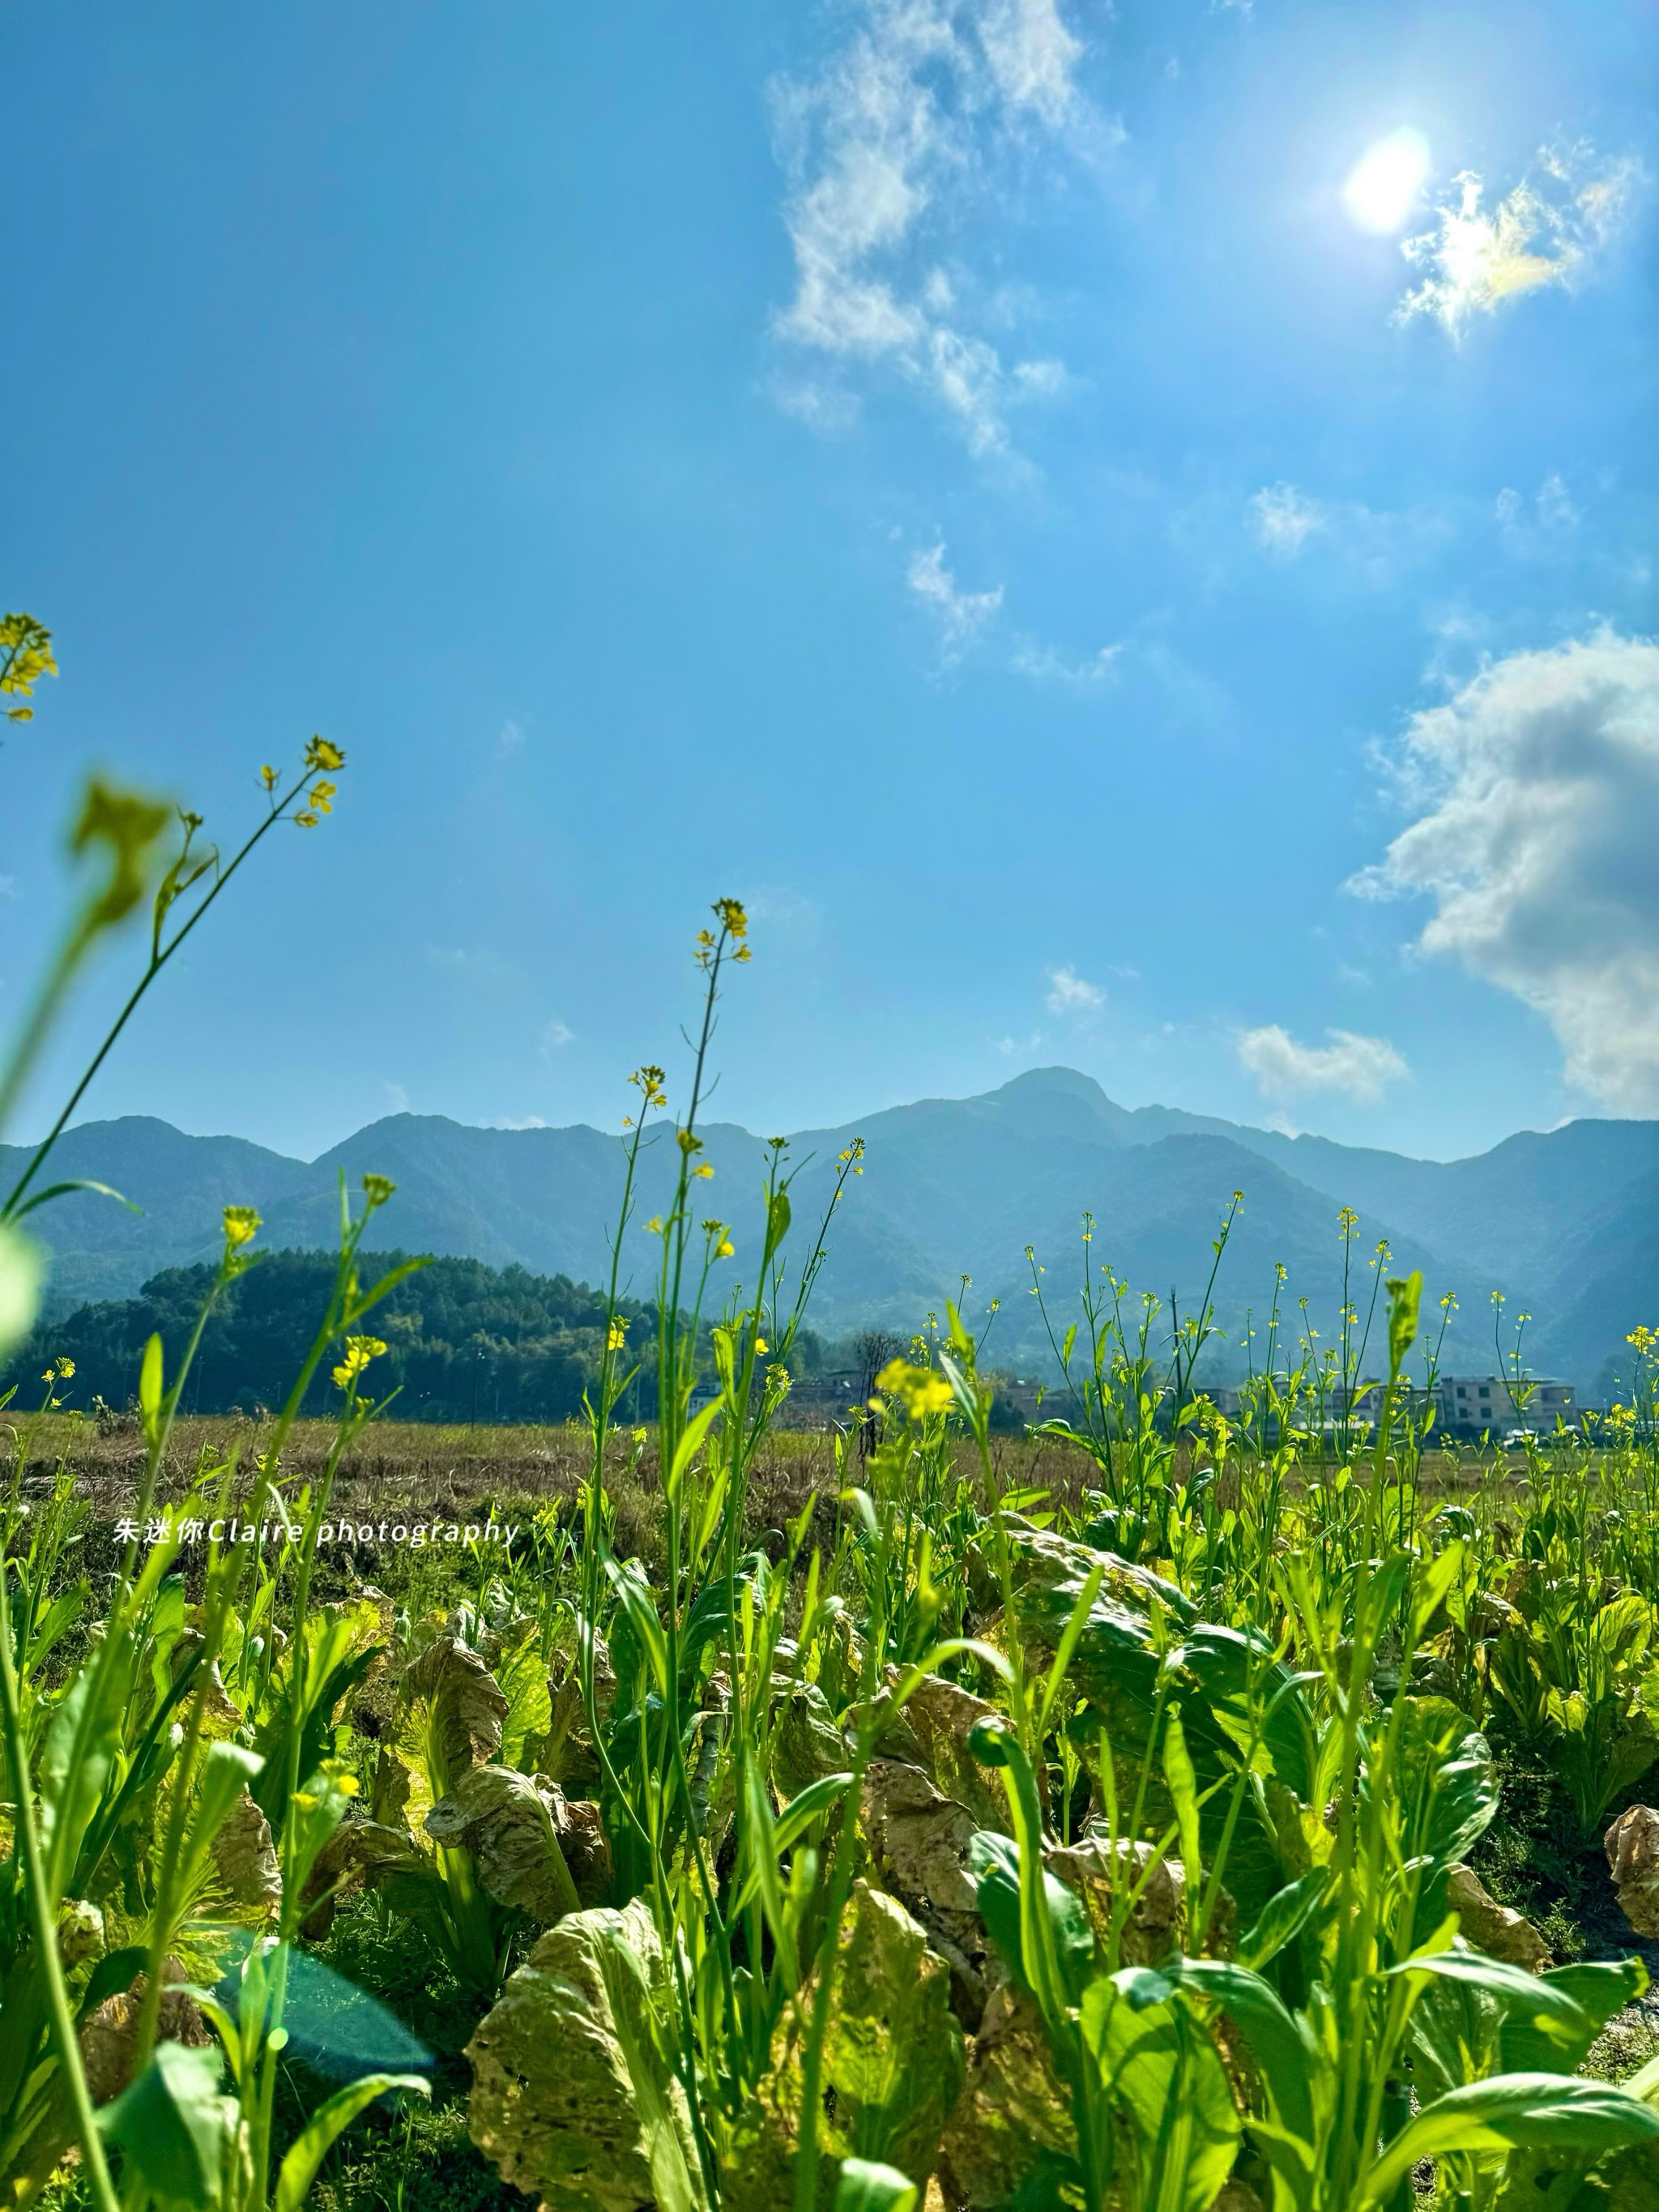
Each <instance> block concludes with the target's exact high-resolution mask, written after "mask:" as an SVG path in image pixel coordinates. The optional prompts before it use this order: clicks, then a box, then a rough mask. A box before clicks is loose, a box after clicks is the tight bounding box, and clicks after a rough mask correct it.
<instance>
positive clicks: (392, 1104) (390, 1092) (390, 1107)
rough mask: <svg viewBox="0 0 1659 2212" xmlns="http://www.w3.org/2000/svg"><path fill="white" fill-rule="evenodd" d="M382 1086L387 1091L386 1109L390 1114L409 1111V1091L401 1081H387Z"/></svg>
mask: <svg viewBox="0 0 1659 2212" xmlns="http://www.w3.org/2000/svg"><path fill="white" fill-rule="evenodd" d="M380 1087H381V1089H382V1090H383V1091H385V1092H386V1111H387V1112H388V1113H389V1114H407V1113H408V1111H409V1093H408V1091H405V1090H404V1086H403V1085H402V1084H401V1083H385V1084H382V1085H381V1086H380Z"/></svg>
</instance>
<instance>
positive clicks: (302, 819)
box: [294, 807, 321, 829]
mask: <svg viewBox="0 0 1659 2212" xmlns="http://www.w3.org/2000/svg"><path fill="white" fill-rule="evenodd" d="M320 819H321V817H320V816H319V815H315V814H313V812H312V811H311V810H310V808H309V807H307V808H306V809H305V811H303V812H302V813H300V814H296V815H295V817H294V826H295V829H315V828H316V827H317V824H318V823H319V820H320Z"/></svg>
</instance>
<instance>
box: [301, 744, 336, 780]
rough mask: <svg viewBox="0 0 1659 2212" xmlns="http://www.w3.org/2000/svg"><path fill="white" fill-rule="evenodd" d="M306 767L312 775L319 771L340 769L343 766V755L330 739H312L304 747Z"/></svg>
mask: <svg viewBox="0 0 1659 2212" xmlns="http://www.w3.org/2000/svg"><path fill="white" fill-rule="evenodd" d="M306 766H307V768H308V769H311V770H312V771H313V774H314V773H315V771H316V770H317V769H329V770H331V771H332V770H334V769H342V768H343V767H344V766H345V755H344V754H343V752H342V751H341V750H340V748H339V747H338V745H337V744H334V743H333V741H332V740H331V738H313V739H312V740H311V743H310V744H308V745H307V747H306Z"/></svg>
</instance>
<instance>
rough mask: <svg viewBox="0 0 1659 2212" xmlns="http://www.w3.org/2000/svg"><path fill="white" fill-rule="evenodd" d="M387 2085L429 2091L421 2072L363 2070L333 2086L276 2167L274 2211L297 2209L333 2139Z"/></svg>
mask: <svg viewBox="0 0 1659 2212" xmlns="http://www.w3.org/2000/svg"><path fill="white" fill-rule="evenodd" d="M388 2089H409V2090H412V2091H414V2092H415V2093H416V2095H419V2096H422V2097H428V2096H430V2095H431V2093H432V2092H431V2088H430V2086H429V2084H428V2081H426V2079H425V2077H424V2075H420V2074H365V2075H362V2077H361V2078H360V2079H359V2080H357V2081H352V2082H349V2084H348V2085H347V2086H346V2087H345V2088H343V2089H337V2090H336V2091H335V2092H334V2094H333V2095H332V2096H331V2098H330V2099H329V2100H328V2101H327V2103H326V2104H325V2105H319V2106H318V2108H317V2110H316V2111H315V2112H313V2114H312V2116H311V2118H309V2119H308V2120H307V2122H306V2124H305V2126H304V2128H303V2129H302V2130H301V2133H300V2136H299V2137H298V2139H297V2141H296V2142H295V2143H294V2145H293V2146H292V2148H290V2149H289V2153H288V2155H287V2157H286V2158H284V2159H283V2163H282V2165H281V2166H280V2167H279V2169H278V2170H277V2174H276V2197H275V2199H274V2203H275V2206H276V2212H300V2207H301V2205H302V2204H303V2203H305V2201H306V2198H307V2196H308V2195H309V2193H310V2190H311V2185H312V2183H313V2181H314V2180H315V2179H317V2169H318V2167H319V2166H320V2165H321V2164H322V2162H323V2160H325V2158H326V2157H327V2155H328V2154H329V2152H330V2151H331V2149H332V2148H333V2147H334V2144H335V2142H337V2139H338V2138H339V2136H341V2135H343V2133H344V2131H345V2130H346V2129H347V2128H349V2126H350V2125H351V2123H352V2122H353V2120H355V2119H356V2117H357V2115H358V2113H359V2112H362V2111H363V2110H364V2109H365V2107H366V2106H369V2105H372V2104H373V2103H374V2100H375V2099H376V2098H377V2097H381V2096H384V2095H385V2094H386V2091H387V2090H388Z"/></svg>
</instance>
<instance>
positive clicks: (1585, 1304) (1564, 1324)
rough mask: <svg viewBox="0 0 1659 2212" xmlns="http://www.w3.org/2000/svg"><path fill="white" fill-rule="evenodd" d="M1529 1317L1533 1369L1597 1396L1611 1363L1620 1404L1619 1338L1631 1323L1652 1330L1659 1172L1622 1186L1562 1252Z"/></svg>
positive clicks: (1625, 1364) (1624, 1366)
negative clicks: (1541, 1368)
mask: <svg viewBox="0 0 1659 2212" xmlns="http://www.w3.org/2000/svg"><path fill="white" fill-rule="evenodd" d="M1536 1315H1537V1322H1536V1327H1535V1330H1534V1332H1529V1334H1535V1339H1536V1344H1537V1360H1538V1364H1541V1365H1547V1366H1548V1367H1549V1368H1550V1369H1551V1370H1552V1371H1553V1372H1555V1373H1558V1374H1561V1375H1565V1376H1571V1378H1573V1379H1574V1380H1576V1381H1577V1382H1579V1383H1580V1384H1581V1385H1582V1387H1583V1388H1584V1389H1587V1390H1588V1389H1595V1395H1597V1396H1598V1397H1599V1396H1602V1395H1605V1392H1604V1390H1603V1389H1601V1387H1600V1378H1601V1370H1602V1368H1603V1367H1604V1366H1606V1365H1607V1364H1608V1363H1609V1362H1611V1363H1612V1364H1613V1368H1614V1370H1616V1372H1617V1374H1618V1376H1619V1378H1620V1388H1621V1391H1622V1394H1623V1395H1624V1396H1625V1397H1626V1398H1628V1396H1629V1387H1628V1386H1629V1381H1630V1374H1631V1364H1630V1363H1631V1354H1630V1352H1629V1350H1628V1347H1627V1346H1626V1343H1625V1339H1626V1336H1628V1335H1629V1334H1630V1332H1631V1331H1632V1329H1633V1328H1636V1327H1637V1326H1638V1323H1645V1324H1646V1325H1647V1326H1648V1327H1649V1328H1659V1172H1656V1173H1654V1174H1652V1175H1650V1176H1644V1177H1643V1178H1642V1179H1641V1180H1640V1181H1638V1182H1634V1183H1630V1184H1626V1187H1625V1188H1624V1189H1623V1190H1622V1191H1620V1194H1619V1195H1618V1196H1617V1197H1616V1198H1615V1199H1613V1200H1612V1202H1611V1203H1610V1204H1608V1205H1606V1206H1602V1207H1601V1210H1600V1211H1599V1212H1598V1213H1597V1214H1596V1215H1595V1218H1593V1219H1592V1220H1591V1221H1590V1222H1589V1224H1588V1225H1586V1226H1585V1227H1583V1229H1581V1230H1580V1231H1579V1232H1578V1233H1577V1236H1576V1237H1572V1238H1571V1240H1569V1241H1568V1242H1567V1243H1565V1245H1564V1247H1563V1249H1562V1254H1561V1262H1560V1265H1559V1267H1558V1269H1557V1271H1556V1273H1555V1275H1554V1278H1553V1281H1552V1283H1551V1284H1550V1285H1549V1286H1548V1289H1547V1292H1546V1293H1545V1294H1544V1295H1542V1296H1541V1297H1540V1299H1539V1302H1538V1305H1537V1307H1536Z"/></svg>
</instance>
